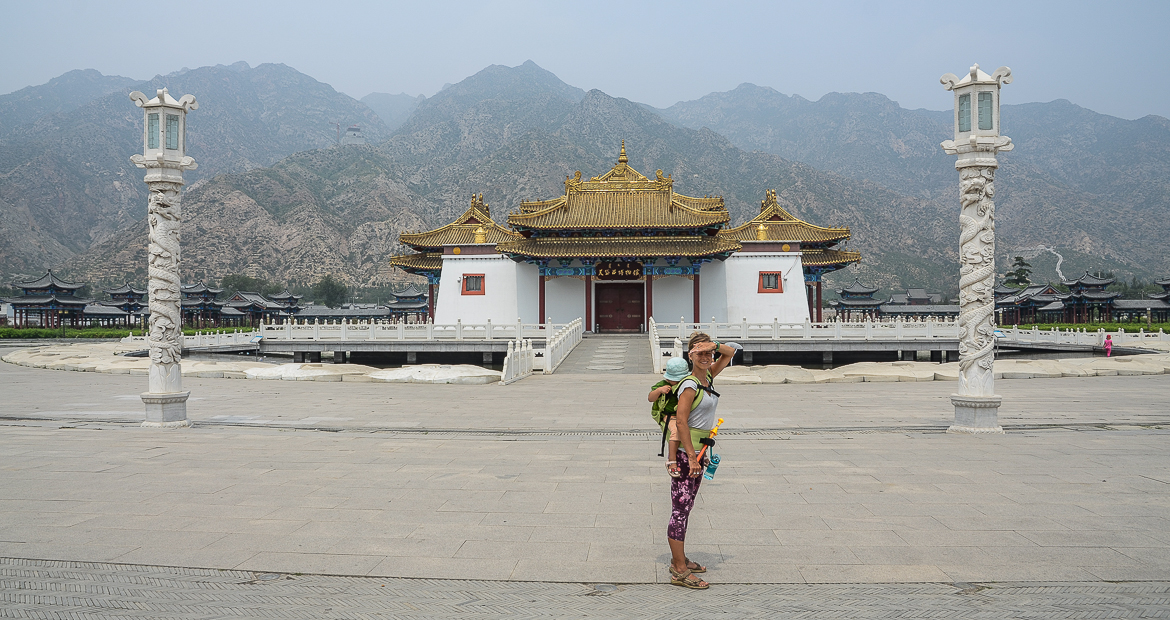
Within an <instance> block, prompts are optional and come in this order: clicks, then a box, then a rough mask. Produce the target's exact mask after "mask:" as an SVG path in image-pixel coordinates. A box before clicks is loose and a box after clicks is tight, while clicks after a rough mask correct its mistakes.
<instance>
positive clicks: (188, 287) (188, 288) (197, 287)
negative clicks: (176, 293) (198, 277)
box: [179, 282, 223, 295]
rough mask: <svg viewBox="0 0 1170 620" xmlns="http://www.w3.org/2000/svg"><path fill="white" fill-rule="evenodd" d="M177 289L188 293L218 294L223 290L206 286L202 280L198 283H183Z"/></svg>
mask: <svg viewBox="0 0 1170 620" xmlns="http://www.w3.org/2000/svg"><path fill="white" fill-rule="evenodd" d="M179 290H181V291H182V292H183V293H186V294H188V295H204V294H210V295H219V294H220V293H222V292H223V289H221V288H211V287H210V286H207V285H206V284H204V283H203V282H200V283H198V284H185V285H183V286H182V287H181V288H180V289H179Z"/></svg>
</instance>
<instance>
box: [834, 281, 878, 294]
mask: <svg viewBox="0 0 1170 620" xmlns="http://www.w3.org/2000/svg"><path fill="white" fill-rule="evenodd" d="M876 292H878V289H876V288H873V287H869V286H866V285H864V284H862V283H861V280H860V279H855V280H853V284H850V285H849V286H847V287H845V288H843V289H838V290H837V294H839V295H873V294H874V293H876Z"/></svg>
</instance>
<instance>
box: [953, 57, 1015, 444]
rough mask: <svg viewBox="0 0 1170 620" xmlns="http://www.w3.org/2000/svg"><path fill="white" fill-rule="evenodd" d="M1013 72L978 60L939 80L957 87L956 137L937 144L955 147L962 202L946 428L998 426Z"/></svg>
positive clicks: (983, 430)
mask: <svg viewBox="0 0 1170 620" xmlns="http://www.w3.org/2000/svg"><path fill="white" fill-rule="evenodd" d="M1011 75H1012V72H1011V70H1010V69H1008V68H1007V67H1000V68H999V69H997V70H996V71H995V73H994V74H992V75H988V74H986V73H984V72H983V71H980V70H979V65H975V66H973V67H971V70H970V72H969V73H968V74H967V75H965V76H964V77H963V78H962V79H960V78H958V77H957V76H955V75H953V74H950V73H948V74H946V75H944V76H942V78H941V80H940V81H941V82H942V83H943V85H944V86H945V87H946V89H947V90H951V91H954V93H955V139H954V140H947V141H945V142H943V143H942V147H943V150H944V151H946V152H947V154H949V155H958V161H956V162H955V168H956V169H957V170H958V171H959V204H960V212H959V389H958V392H957V393H956V394H953V395H951V404H953V405H954V407H955V422H954V424H952V425H951V427H950V428H949V429H947V430H948V432H955V433H1002V432H1003V427H1001V426H1000V425H999V405H1000V402H1001V400H1002V399H1001V398H1000V397H999V396H998V395H996V393H995V382H994V377H995V370H994V362H995V293H994V289H995V170H996V168H998V167H999V161H998V160H997V158H996V155H997V154H998V153H999V152H1000V151H1010V150H1012V147H1013V145H1012V141H1011V138H1008V137H1007V136H1001V135H1000V133H999V132H1000V123H999V90H1000V88H1001V86H1002V85H1003V84H1010V83H1011V81H1012V78H1011Z"/></svg>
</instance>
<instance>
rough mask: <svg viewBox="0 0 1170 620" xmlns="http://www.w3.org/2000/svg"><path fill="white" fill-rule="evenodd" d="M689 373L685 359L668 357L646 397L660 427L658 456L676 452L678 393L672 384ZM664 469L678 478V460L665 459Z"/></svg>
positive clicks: (670, 454)
mask: <svg viewBox="0 0 1170 620" xmlns="http://www.w3.org/2000/svg"><path fill="white" fill-rule="evenodd" d="M690 373H691V371H690V368H689V367H688V366H687V361H686V360H684V359H683V358H681V357H672V358H670V361H668V362H667V363H666V372H665V373H663V375H662V380H661V381H659V382H658V383H655V384H654V385H653V386H651V387H650V394H649V395H647V397H646V399H647V400H648V401H650V402H652V403H654V405H653V407H651V409H650V415H651V416H653V418H654V421H655V422H657V423H658V426H659V427H661V428H662V449H661V450H660V451H659V452H658V456H663V455H667V456H666V458H668V459H673V458H674V456H675V454H676V453H677V452H678V445H679V439H678V429H677V428H676V427H675V423H674V421H675V417H674V412H675V408H676V407H678V395H677V394H675V393H674V386H676V385H678V382H679V381H682V380H683V379H684V378H686V376H687V375H689V374H690ZM668 444H669V446H668ZM666 471H667V472H669V473H670V476H671V477H672V478H678V476H679V468H678V462H677V461H673V460H669V461H667V462H666Z"/></svg>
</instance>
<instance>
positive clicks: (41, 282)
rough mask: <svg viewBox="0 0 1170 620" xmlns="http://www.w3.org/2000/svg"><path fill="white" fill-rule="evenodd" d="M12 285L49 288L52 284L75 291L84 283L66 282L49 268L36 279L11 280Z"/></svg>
mask: <svg viewBox="0 0 1170 620" xmlns="http://www.w3.org/2000/svg"><path fill="white" fill-rule="evenodd" d="M12 286H14V287H16V288H33V289H39V288H49V287H50V286H53V287H56V288H59V289H63V290H67V291H76V290H77V289H79V288H81V287H83V286H85V285H84V284H77V283H76V282H66V281H64V280H62V279H61V278H58V277H57V276H55V275H53V270H52V269H50V270H49V271H48V272H46V273H45V275H43V276H41V277H39V278H37V279H36V280H29V281H28V282H13V283H12Z"/></svg>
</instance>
